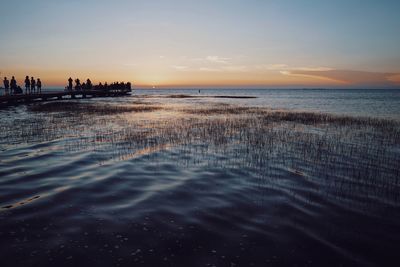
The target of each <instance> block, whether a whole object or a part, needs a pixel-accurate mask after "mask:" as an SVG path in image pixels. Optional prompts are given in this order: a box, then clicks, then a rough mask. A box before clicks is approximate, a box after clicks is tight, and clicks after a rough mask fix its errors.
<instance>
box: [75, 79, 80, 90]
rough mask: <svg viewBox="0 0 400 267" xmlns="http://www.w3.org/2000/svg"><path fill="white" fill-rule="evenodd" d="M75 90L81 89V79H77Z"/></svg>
mask: <svg viewBox="0 0 400 267" xmlns="http://www.w3.org/2000/svg"><path fill="white" fill-rule="evenodd" d="M75 90H77V91H80V90H81V81H80V80H79V79H76V80H75Z"/></svg>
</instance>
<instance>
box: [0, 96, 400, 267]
mask: <svg viewBox="0 0 400 267" xmlns="http://www.w3.org/2000/svg"><path fill="white" fill-rule="evenodd" d="M178 93H179V94H180V95H179V96H178V95H176V96H174V97H170V96H168V95H166V94H158V92H157V94H156V93H153V94H150V95H149V94H143V93H142V92H140V93H139V95H140V96H139V97H128V98H115V99H93V100H82V101H63V102H53V103H48V104H35V105H29V106H18V107H10V108H7V109H5V110H1V111H0V115H1V117H2V120H1V126H0V253H1V256H2V266H55V265H59V266H76V265H88V264H92V265H96V266H128V265H129V266H276V265H280V266H281V265H287V266H292V265H300V266H305V265H307V266H329V265H330V266H342V265H344V266H357V265H358V266H382V265H385V266H397V265H398V263H399V262H398V257H397V253H398V249H399V245H398V240H399V239H400V212H399V204H400V191H399V185H400V181H399V180H400V166H399V162H400V126H399V119H398V116H397V115H396V112H397V111H396V108H395V107H394V106H393V104H390V103H396V101H399V99H398V98H396V97H394V96H396V94H397V95H398V92H396V91H391V92H390V93H391V94H393V95H394V96H393V95H392V98H394V100H393V99H392V100H391V101H392V102H390V103H389V102H388V103H389V104H388V105H387V107H381V108H380V109H379V112H378V111H377V113H376V116H372V115H371V116H365V114H366V111H365V109H362V108H361V110H363V111H362V112H359V113H357V112H356V113H354V112H355V111H354V110H356V111H357V108H355V109H354V108H353V109H352V111H351V112H345V111H343V112H340V111H337V112H329V113H334V115H329V114H328V115H327V114H325V112H326V110H322V111H323V112H324V113H319V112H312V111H313V108H311V109H310V110H307V112H304V110H305V108H299V109H296V107H293V106H290V107H287V108H285V106H284V104H282V103H281V104H279V105H278V104H276V103H275V104H276V106H274V105H268V104H266V102H262V101H261V100H260V99H263V98H264V96H259V97H258V98H256V99H237V98H236V99H235V98H232V99H231V98H227V99H224V98H214V97H204V95H202V94H205V93H204V92H201V93H200V95H198V92H191V93H192V94H191V95H195V96H196V97H187V96H183V95H182V94H183V93H188V92H178ZM195 93H196V94H195ZM231 93H232V92H231ZM216 95H228V93H226V92H220V93H219V94H216V93H215V94H208V96H216ZM229 95H232V94H229ZM234 95H236V96H237V95H239V94H238V93H237V94H234ZM359 98H362V97H361V96H360V97H359ZM354 99H355V98H354ZM265 101H266V100H265ZM293 101H294V100H292V102H293ZM307 101H309V100H307ZM321 101H322V100H321ZM371 101H372V100H371ZM377 101H378V102H379V101H380V100H377ZM260 103H264V104H262V105H261V104H260ZM397 103H398V102H397ZM362 105H363V104H362ZM375 105H377V106H379V104H376V103H375ZM397 108H398V107H397ZM299 110H301V112H300V111H299ZM384 110H387V112H385V111H384ZM362 115H364V116H362Z"/></svg>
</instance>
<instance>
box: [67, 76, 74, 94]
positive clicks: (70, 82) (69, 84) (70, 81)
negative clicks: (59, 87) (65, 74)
mask: <svg viewBox="0 0 400 267" xmlns="http://www.w3.org/2000/svg"><path fill="white" fill-rule="evenodd" d="M72 81H73V80H72V78H71V77H69V79H68V87H67V88H68V91H72Z"/></svg>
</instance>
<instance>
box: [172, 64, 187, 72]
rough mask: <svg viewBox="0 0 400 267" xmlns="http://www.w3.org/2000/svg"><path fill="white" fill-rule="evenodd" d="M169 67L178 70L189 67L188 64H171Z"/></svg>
mask: <svg viewBox="0 0 400 267" xmlns="http://www.w3.org/2000/svg"><path fill="white" fill-rule="evenodd" d="M171 68H173V69H175V70H179V71H184V70H187V69H189V67H188V66H179V65H172V66H171Z"/></svg>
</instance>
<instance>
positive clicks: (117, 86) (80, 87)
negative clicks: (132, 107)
mask: <svg viewBox="0 0 400 267" xmlns="http://www.w3.org/2000/svg"><path fill="white" fill-rule="evenodd" d="M73 82H74V80H73V79H72V78H71V77H70V78H69V79H68V86H66V87H65V90H66V91H73V90H75V91H85V90H102V91H109V90H131V88H132V85H131V83H130V82H127V83H124V82H114V83H112V84H110V85H108V84H107V82H106V83H104V85H103V84H102V83H99V84H98V85H93V84H92V82H91V81H90V79H87V80H86V83H85V82H83V83H81V81H80V80H79V79H78V78H77V79H75V86H74V85H73Z"/></svg>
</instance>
